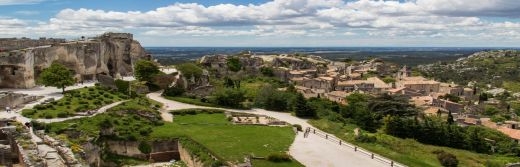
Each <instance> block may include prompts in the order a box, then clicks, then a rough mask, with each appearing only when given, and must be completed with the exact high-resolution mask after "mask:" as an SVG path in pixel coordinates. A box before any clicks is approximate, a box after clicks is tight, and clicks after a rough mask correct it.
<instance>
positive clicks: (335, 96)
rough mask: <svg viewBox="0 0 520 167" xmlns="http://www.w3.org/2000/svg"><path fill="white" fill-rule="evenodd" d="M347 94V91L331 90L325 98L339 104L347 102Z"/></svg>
mask: <svg viewBox="0 0 520 167" xmlns="http://www.w3.org/2000/svg"><path fill="white" fill-rule="evenodd" d="M348 95H349V93H347V92H344V91H331V92H329V93H327V94H326V97H327V99H329V100H330V101H335V102H338V103H340V104H347V101H346V97H347V96H348Z"/></svg>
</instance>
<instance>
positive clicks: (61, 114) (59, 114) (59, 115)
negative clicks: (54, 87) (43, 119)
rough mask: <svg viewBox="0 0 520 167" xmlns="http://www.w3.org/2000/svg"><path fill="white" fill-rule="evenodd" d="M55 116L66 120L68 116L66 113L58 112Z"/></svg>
mask: <svg viewBox="0 0 520 167" xmlns="http://www.w3.org/2000/svg"><path fill="white" fill-rule="evenodd" d="M57 116H58V118H67V117H68V116H69V114H68V113H67V112H59V113H58V115H57Z"/></svg>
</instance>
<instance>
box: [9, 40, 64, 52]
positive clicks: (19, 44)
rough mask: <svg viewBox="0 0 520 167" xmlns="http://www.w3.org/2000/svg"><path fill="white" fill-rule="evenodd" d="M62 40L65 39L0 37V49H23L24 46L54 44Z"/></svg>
mask: <svg viewBox="0 0 520 167" xmlns="http://www.w3.org/2000/svg"><path fill="white" fill-rule="evenodd" d="M63 42H65V39H55V38H48V39H47V38H40V39H29V38H0V51H5V50H17V49H24V48H29V47H37V46H44V45H54V44H59V43H63Z"/></svg>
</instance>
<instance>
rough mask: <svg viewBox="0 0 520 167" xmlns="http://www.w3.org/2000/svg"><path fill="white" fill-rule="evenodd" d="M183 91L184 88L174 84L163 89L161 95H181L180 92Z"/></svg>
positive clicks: (182, 92)
mask: <svg viewBox="0 0 520 167" xmlns="http://www.w3.org/2000/svg"><path fill="white" fill-rule="evenodd" d="M184 92H186V90H184V88H181V87H179V86H177V85H176V86H172V87H169V88H166V89H165V90H164V92H163V93H162V95H163V96H181V95H182V94H184Z"/></svg>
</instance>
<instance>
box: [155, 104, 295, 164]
mask: <svg viewBox="0 0 520 167" xmlns="http://www.w3.org/2000/svg"><path fill="white" fill-rule="evenodd" d="M172 136H189V137H190V138H192V139H193V140H195V141H197V142H199V143H201V144H202V145H204V146H206V147H207V148H208V149H209V150H211V151H212V152H214V153H215V154H217V155H218V156H220V157H222V158H224V159H225V160H227V161H231V162H242V161H243V159H244V157H245V156H247V155H254V156H256V157H266V156H267V155H269V154H270V153H275V152H285V151H288V150H289V146H290V145H291V143H292V142H293V140H294V132H293V131H292V129H291V127H269V126H250V125H233V124H231V123H230V122H229V121H227V119H226V116H225V115H224V114H220V113H218V114H217V113H216V114H197V115H184V116H175V119H174V121H173V123H165V124H164V125H163V126H159V127H157V128H155V129H154V131H153V132H152V134H151V137H152V138H171V137H172ZM255 162H257V163H258V165H255V166H278V165H280V166H302V165H301V164H299V163H297V162H295V161H292V162H288V163H272V162H269V161H266V160H255Z"/></svg>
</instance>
